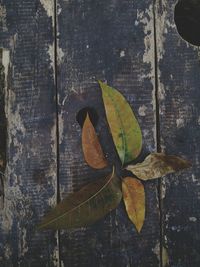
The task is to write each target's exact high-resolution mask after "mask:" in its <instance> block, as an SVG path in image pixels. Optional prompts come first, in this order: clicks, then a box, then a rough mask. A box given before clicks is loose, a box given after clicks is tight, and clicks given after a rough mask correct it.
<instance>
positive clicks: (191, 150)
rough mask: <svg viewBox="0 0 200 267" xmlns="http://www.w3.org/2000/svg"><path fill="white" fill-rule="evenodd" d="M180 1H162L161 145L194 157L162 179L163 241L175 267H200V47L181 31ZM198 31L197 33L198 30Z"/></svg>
mask: <svg viewBox="0 0 200 267" xmlns="http://www.w3.org/2000/svg"><path fill="white" fill-rule="evenodd" d="M175 4H176V1H174V0H170V1H162V2H161V1H157V15H158V16H157V47H158V73H159V94H158V95H159V104H160V135H161V147H162V149H163V150H164V151H166V152H167V153H170V154H176V155H182V156H185V157H186V158H187V159H189V160H190V161H191V162H192V164H193V167H192V168H191V169H190V170H188V171H184V172H183V173H179V174H176V175H170V176H168V177H166V178H164V179H163V193H162V194H163V196H162V197H163V209H162V222H163V243H164V246H165V247H166V250H167V253H168V256H169V259H168V261H169V266H170V267H198V266H200V208H199V207H200V194H199V191H200V180H199V179H200V177H199V175H200V172H199V170H200V149H199V144H200V105H199V100H200V65H199V49H198V48H197V47H194V46H192V45H190V44H188V43H187V42H186V41H184V40H183V39H182V38H181V37H180V36H179V34H178V33H177V30H176V26H175V24H174V19H173V17H174V7H175ZM188 16H189V15H188ZM161 21H162V23H160V22H161ZM186 30H188V28H186ZM190 30H191V31H192V30H193V29H192V28H191V29H190ZM198 30H199V28H198ZM194 32H195V31H194ZM193 36H194V37H193V38H195V35H193ZM197 39H198V37H197ZM163 256H165V255H163ZM165 260H166V259H165Z"/></svg>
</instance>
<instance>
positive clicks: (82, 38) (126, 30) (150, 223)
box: [57, 0, 160, 267]
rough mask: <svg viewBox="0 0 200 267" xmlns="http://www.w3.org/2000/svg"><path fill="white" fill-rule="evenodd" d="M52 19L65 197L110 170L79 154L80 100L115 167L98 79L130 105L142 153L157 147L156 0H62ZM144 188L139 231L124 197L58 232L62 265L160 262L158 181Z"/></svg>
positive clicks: (154, 263)
mask: <svg viewBox="0 0 200 267" xmlns="http://www.w3.org/2000/svg"><path fill="white" fill-rule="evenodd" d="M57 23H58V29H59V32H58V47H57V52H58V77H57V82H58V91H59V94H58V99H59V112H60V114H59V132H60V148H59V150H60V167H59V172H60V178H59V179H60V192H61V198H63V197H65V196H67V195H68V194H69V193H70V192H73V191H75V190H78V189H80V188H81V186H83V185H85V184H87V183H88V182H90V181H94V180H95V179H97V178H99V177H101V176H104V175H105V173H107V170H104V171H95V170H92V169H91V168H90V167H88V166H87V164H86V163H85V162H84V159H83V154H82V150H81V127H80V126H79V124H78V123H77V121H76V114H77V113H78V112H79V110H81V109H82V108H84V107H88V106H89V107H93V108H94V109H95V110H96V112H97V113H98V116H99V120H98V123H97V130H98V133H99V136H100V139H101V142H102V145H103V148H104V150H105V151H106V153H107V156H108V157H109V158H110V159H111V162H116V165H117V167H118V169H119V161H118V158H117V155H116V153H115V150H114V147H113V143H112V139H111V136H110V134H109V131H108V126H107V123H106V119H105V112H104V109H103V103H102V99H101V94H100V89H99V87H98V84H97V82H96V81H97V79H101V80H106V81H107V82H108V84H110V85H112V86H114V87H115V88H118V89H119V90H120V91H121V92H122V93H123V94H124V95H125V97H126V98H127V100H128V101H129V103H130V104H131V106H132V107H133V108H134V110H135V113H136V115H137V117H138V119H139V122H140V124H141V127H142V131H143V137H144V146H143V148H144V149H143V153H142V156H141V157H140V160H142V159H143V158H144V156H145V155H147V154H148V153H149V152H150V151H155V150H156V141H155V138H156V134H155V132H156V124H155V78H154V77H155V65H154V52H155V51H154V20H153V1H151V0H145V1H133V0H124V1H120V0H103V1H99V0H92V1H91V0H86V1H78V0H74V1H64V0H59V1H58V19H57ZM125 119H126V118H125ZM145 190H146V195H147V201H146V209H147V214H146V221H145V225H144V228H143V230H142V232H141V234H140V235H138V234H137V233H136V231H135V229H134V227H133V225H132V224H131V222H130V221H129V220H128V218H127V215H126V214H125V210H124V206H123V204H121V205H120V207H119V208H118V209H117V210H116V211H113V212H112V213H111V214H109V215H108V216H106V218H103V219H102V220H101V221H99V222H98V223H96V224H94V225H93V226H91V227H87V228H81V229H77V230H73V231H62V232H61V237H60V249H61V251H60V257H61V263H62V266H73V267H75V266H79V267H80V266H107V267H109V266H110V267H111V266H116V267H117V266H120V267H123V266H124V267H125V266H138V267H144V266H148V267H149V266H153V267H156V266H159V256H160V251H159V247H160V243H159V232H160V229H159V228H160V227H159V210H158V199H157V197H158V195H157V182H156V181H151V182H147V183H146V184H145Z"/></svg>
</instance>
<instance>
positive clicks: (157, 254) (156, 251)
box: [152, 242, 160, 261]
mask: <svg viewBox="0 0 200 267" xmlns="http://www.w3.org/2000/svg"><path fill="white" fill-rule="evenodd" d="M152 251H153V253H154V254H155V255H156V256H157V259H158V261H160V242H157V243H156V245H155V247H154V248H153V249H152Z"/></svg>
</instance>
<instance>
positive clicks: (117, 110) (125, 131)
mask: <svg viewBox="0 0 200 267" xmlns="http://www.w3.org/2000/svg"><path fill="white" fill-rule="evenodd" d="M99 85H100V87H101V90H102V96H103V102H104V106H105V111H106V117H107V121H108V124H109V127H110V131H111V134H112V137H113V141H114V144H115V147H116V149H117V152H118V155H119V157H120V159H121V162H122V164H123V165H124V164H127V163H129V162H130V161H132V160H134V159H135V158H137V156H138V155H139V154H140V151H141V148H142V133H141V130H140V126H139V124H138V122H137V120H136V118H135V116H134V114H133V111H132V109H131V107H130V105H129V104H128V102H127V101H126V99H125V98H124V97H123V95H122V94H121V93H120V92H118V91H117V90H116V89H114V88H112V87H110V86H108V85H107V84H105V83H102V82H101V81H99Z"/></svg>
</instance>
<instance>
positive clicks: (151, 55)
mask: <svg viewBox="0 0 200 267" xmlns="http://www.w3.org/2000/svg"><path fill="white" fill-rule="evenodd" d="M153 16H154V14H153V5H150V6H149V8H148V9H146V10H145V11H142V12H141V11H139V10H138V11H137V20H138V21H139V23H142V24H143V31H144V34H145V37H144V46H145V50H144V53H143V62H144V63H146V64H147V65H149V68H150V70H149V72H148V73H145V74H143V75H142V76H141V79H146V78H148V79H150V80H151V83H152V86H153V90H152V103H151V104H152V107H153V112H154V121H156V97H155V90H156V87H155V67H156V66H155V44H154V17H153ZM152 132H153V137H154V142H155V143H157V131H156V127H155V126H154V127H153V129H152Z"/></svg>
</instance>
